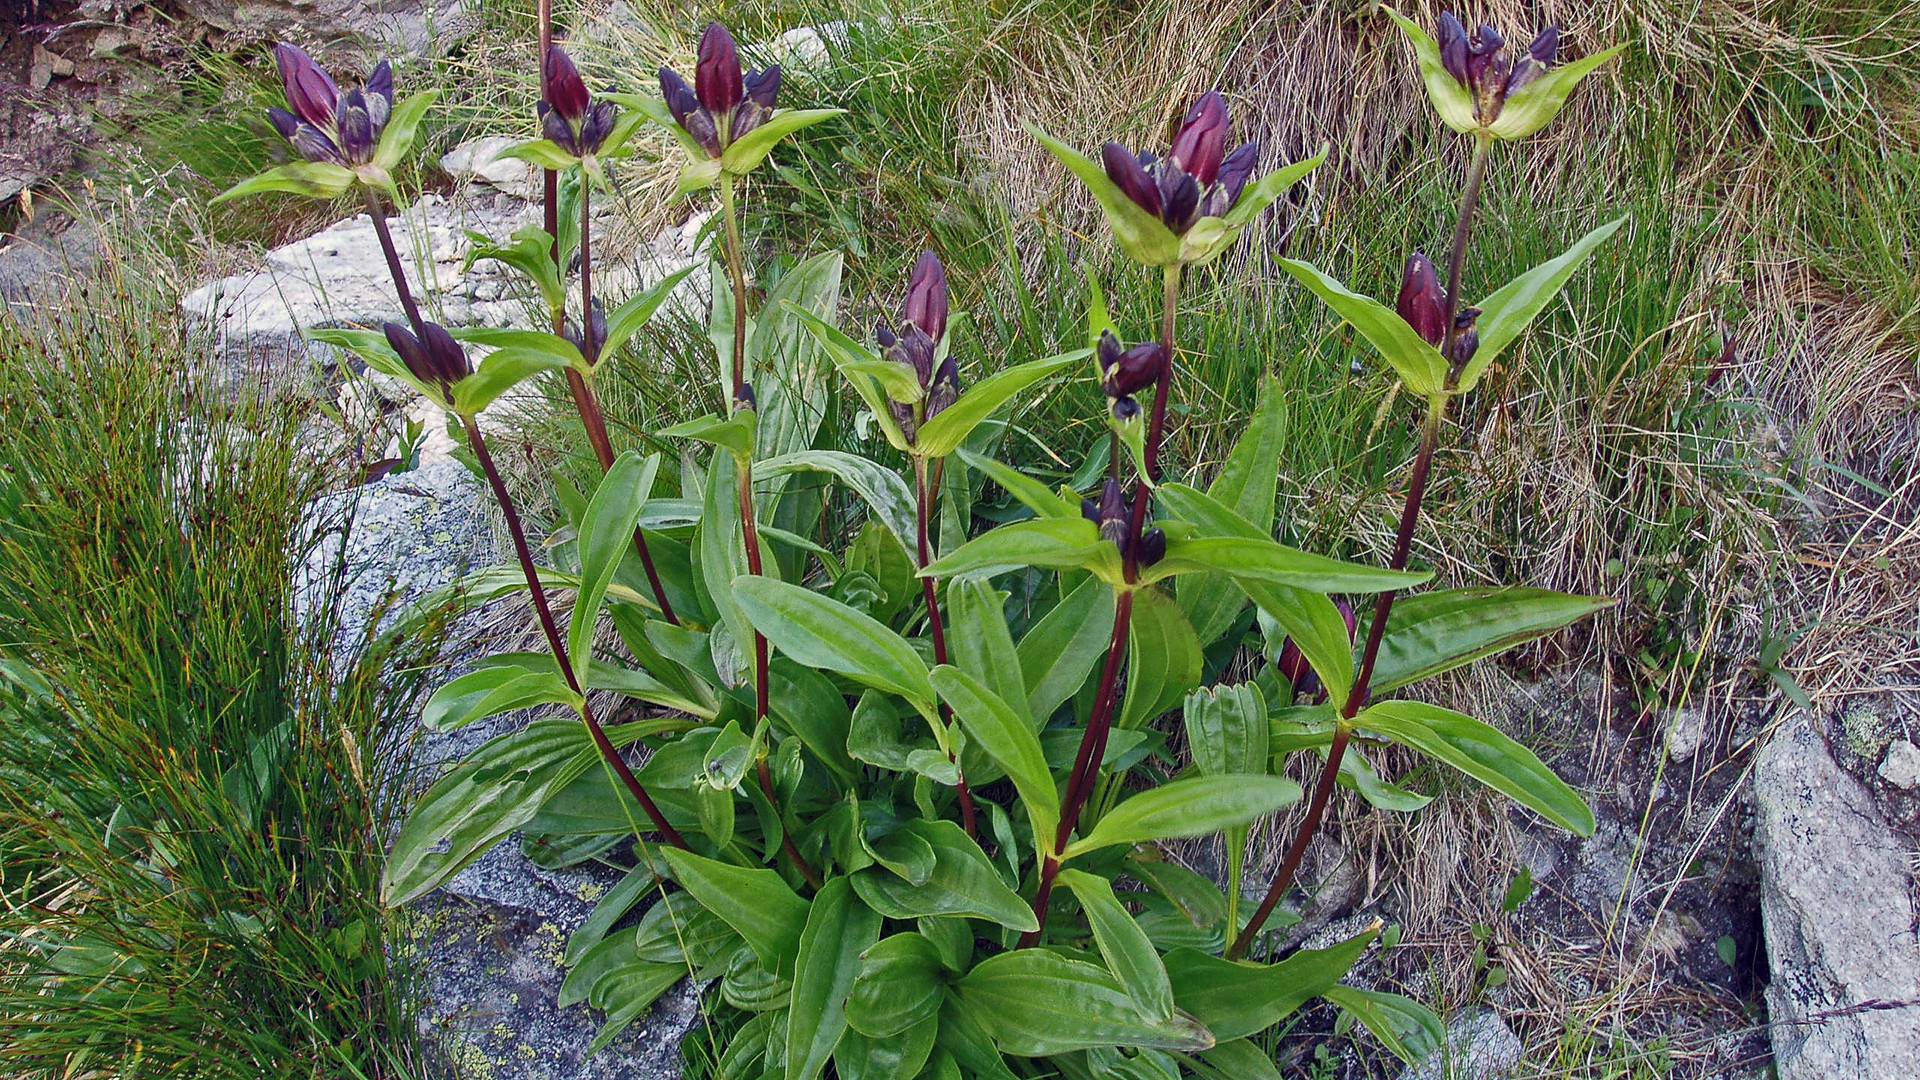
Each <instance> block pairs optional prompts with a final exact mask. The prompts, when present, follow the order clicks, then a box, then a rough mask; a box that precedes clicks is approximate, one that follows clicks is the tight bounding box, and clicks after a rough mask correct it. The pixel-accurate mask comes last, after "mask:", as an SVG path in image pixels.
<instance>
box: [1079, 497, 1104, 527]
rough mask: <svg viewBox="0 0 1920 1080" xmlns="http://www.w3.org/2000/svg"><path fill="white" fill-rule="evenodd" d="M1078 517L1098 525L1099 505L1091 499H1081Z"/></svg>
mask: <svg viewBox="0 0 1920 1080" xmlns="http://www.w3.org/2000/svg"><path fill="white" fill-rule="evenodd" d="M1080 516H1081V517H1083V518H1086V519H1087V520H1088V521H1091V522H1093V523H1094V524H1095V525H1098V524H1100V504H1099V503H1097V502H1094V501H1093V500H1092V499H1081V500H1080Z"/></svg>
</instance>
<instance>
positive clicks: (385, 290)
mask: <svg viewBox="0 0 1920 1080" xmlns="http://www.w3.org/2000/svg"><path fill="white" fill-rule="evenodd" d="M534 220H535V218H534V216H533V212H532V211H531V210H529V209H528V208H527V207H525V206H524V205H521V204H519V203H515V204H513V206H512V207H499V206H492V205H485V206H483V205H480V204H479V203H477V202H476V203H470V204H464V205H455V204H452V203H449V202H447V201H446V200H445V199H442V198H440V197H439V196H437V195H427V196H425V197H423V198H422V199H421V200H420V201H419V202H418V203H416V204H414V206H413V207H411V208H410V209H409V210H408V211H407V212H406V213H405V214H402V215H400V216H397V217H391V218H389V219H388V226H389V228H390V229H391V230H392V232H393V237H394V246H395V247H396V248H397V249H398V250H399V253H400V260H401V263H402V264H403V265H404V266H405V267H406V268H407V276H408V281H409V283H410V285H411V287H412V289H413V291H414V293H415V297H416V299H417V300H418V301H419V302H420V306H421V308H422V310H423V313H424V314H426V316H427V317H428V318H431V319H433V320H435V321H436V322H440V323H443V324H445V325H447V326H470V325H480V326H508V325H513V324H514V323H515V322H521V321H525V316H526V310H527V309H526V305H525V304H524V303H521V302H520V301H517V300H504V301H503V300H493V301H482V300H476V299H475V298H474V296H475V294H476V292H479V291H481V285H480V283H481V282H486V281H490V280H492V279H496V278H501V277H504V276H505V274H506V270H505V269H504V268H503V267H501V266H499V265H498V264H496V263H493V262H491V261H487V262H482V263H479V264H477V265H475V266H474V267H472V268H471V269H466V268H464V267H463V265H462V264H463V263H464V261H465V260H466V257H467V255H468V253H469V252H470V251H471V250H472V242H471V240H469V239H468V236H467V233H468V231H469V230H471V231H474V232H477V233H480V234H482V235H485V236H487V237H489V238H490V239H494V240H505V239H506V238H507V236H509V235H510V234H511V233H512V232H513V230H514V229H516V228H518V227H519V226H521V225H523V224H527V223H529V222H532V221H534ZM487 291H488V292H489V293H490V294H491V295H499V294H500V292H499V291H494V290H487ZM180 309H181V311H182V312H183V313H184V314H185V315H186V316H187V318H188V320H189V322H190V323H192V324H193V325H195V326H196V327H200V328H204V329H205V330H207V331H208V332H210V333H211V334H212V335H213V337H214V342H215V345H216V347H217V349H218V351H219V354H220V355H221V357H222V358H223V359H225V360H226V361H227V362H228V363H229V364H230V365H231V364H234V363H236V362H240V363H244V362H246V361H249V360H267V361H272V360H278V359H284V358H288V357H303V356H305V355H306V354H307V348H306V343H305V341H304V340H302V338H301V336H300V332H301V331H302V330H311V329H316V328H320V327H329V326H366V327H374V326H379V325H380V324H381V323H383V322H387V321H389V320H393V321H398V320H400V319H402V318H404V317H405V312H404V311H403V310H402V309H401V307H400V297H399V294H398V293H397V292H395V291H394V287H393V280H392V278H391V276H390V275H389V274H388V271H387V262H386V256H385V255H384V254H383V253H382V252H381V249H380V242H379V237H378V235H377V234H376V233H375V231H374V228H373V219H372V218H370V217H368V216H367V215H365V214H357V215H355V216H353V217H351V218H348V219H347V220H345V221H341V222H338V223H336V224H334V225H332V226H330V227H328V228H326V229H323V230H321V231H320V232H317V233H315V234H313V235H312V236H309V237H307V238H306V239H304V240H296V241H294V242H293V243H290V244H287V245H285V246H283V247H278V248H275V249H274V250H272V251H270V252H268V253H267V257H266V265H265V266H263V267H262V268H261V269H259V270H256V271H252V272H249V273H243V274H236V275H233V276H231V277H226V278H222V279H220V280H219V281H215V282H210V283H208V284H206V285H202V286H201V287H199V288H197V289H195V290H194V291H192V292H191V293H188V294H187V295H186V296H185V297H183V298H181V301H180Z"/></svg>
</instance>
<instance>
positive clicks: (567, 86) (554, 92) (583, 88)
mask: <svg viewBox="0 0 1920 1080" xmlns="http://www.w3.org/2000/svg"><path fill="white" fill-rule="evenodd" d="M546 76H547V87H546V99H547V103H548V104H550V105H552V106H553V108H554V111H556V112H558V113H559V114H560V115H561V116H564V117H566V118H567V119H568V120H570V121H573V122H576V123H577V122H578V121H579V120H580V119H581V118H582V117H584V116H586V115H587V81H586V80H585V79H582V78H581V77H580V69H579V68H577V67H575V66H574V65H573V58H572V57H570V56H568V55H567V52H566V50H565V49H562V48H561V47H560V46H558V45H549V46H547V70H546Z"/></svg>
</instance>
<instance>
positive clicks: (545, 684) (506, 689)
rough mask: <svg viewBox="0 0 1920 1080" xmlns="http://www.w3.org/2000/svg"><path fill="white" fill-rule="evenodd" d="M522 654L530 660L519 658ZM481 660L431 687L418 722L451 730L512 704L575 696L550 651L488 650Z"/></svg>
mask: <svg viewBox="0 0 1920 1080" xmlns="http://www.w3.org/2000/svg"><path fill="white" fill-rule="evenodd" d="M523 659H528V660H533V661H536V662H534V663H522V662H520V661H521V660H523ZM538 661H544V663H539V662H538ZM484 663H485V666H483V667H481V668H479V669H478V670H475V671H470V672H468V673H466V674H465V675H462V676H460V677H459V678H457V679H454V680H453V681H452V682H449V683H447V684H446V685H445V686H442V687H441V688H440V689H438V690H435V691H434V692H433V696H432V697H430V698H428V699H427V704H426V706H425V707H423V708H422V709H421V710H420V723H421V724H422V725H423V726H425V727H426V728H428V729H429V730H432V731H452V730H453V729H455V728H458V727H461V726H462V725H465V724H468V723H471V722H472V721H474V720H479V719H482V718H484V717H488V716H497V715H499V714H500V713H503V712H511V711H513V710H515V709H527V708H531V707H533V706H535V705H578V704H579V702H580V698H579V696H578V695H576V694H575V693H574V692H573V690H572V689H571V688H570V687H568V686H567V681H566V680H565V679H563V678H561V677H560V672H559V670H558V668H557V666H556V665H555V664H554V662H553V657H551V656H549V655H547V654H545V653H538V654H533V653H505V654H501V655H497V656H490V657H488V658H487V659H486V661H485V662H484Z"/></svg>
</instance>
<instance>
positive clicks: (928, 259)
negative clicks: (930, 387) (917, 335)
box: [900, 251, 947, 381]
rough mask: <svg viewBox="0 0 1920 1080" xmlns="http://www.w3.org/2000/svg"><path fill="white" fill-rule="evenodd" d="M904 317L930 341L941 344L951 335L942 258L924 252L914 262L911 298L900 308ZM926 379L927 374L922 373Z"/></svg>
mask: <svg viewBox="0 0 1920 1080" xmlns="http://www.w3.org/2000/svg"><path fill="white" fill-rule="evenodd" d="M900 317H901V318H902V319H904V320H906V321H907V322H910V323H912V324H914V325H915V326H918V327H919V328H920V329H921V330H924V331H925V332H926V335H927V340H929V341H933V342H938V341H939V340H940V339H941V337H943V336H945V334H946V332H947V270H946V267H944V266H941V265H940V256H938V255H935V254H934V253H933V252H931V251H922V252H921V253H920V257H919V258H917V259H915V260H914V261H913V276H912V277H911V278H909V279H908V281H907V299H906V301H905V302H904V303H902V304H901V305H900ZM921 379H922V381H924V380H925V379H926V373H924V372H923V373H921Z"/></svg>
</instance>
